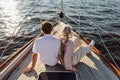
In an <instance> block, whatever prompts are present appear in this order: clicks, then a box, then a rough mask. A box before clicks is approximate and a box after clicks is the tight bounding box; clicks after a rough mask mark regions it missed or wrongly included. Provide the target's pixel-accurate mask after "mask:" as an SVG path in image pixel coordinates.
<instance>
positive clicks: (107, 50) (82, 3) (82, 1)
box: [81, 0, 120, 70]
mask: <svg viewBox="0 0 120 80" xmlns="http://www.w3.org/2000/svg"><path fill="white" fill-rule="evenodd" d="M81 2H82V4H83V6H84V7H85V4H84V2H83V1H82V0H81ZM85 10H86V12H87V13H88V10H87V9H85ZM88 16H89V17H92V16H91V15H90V14H88ZM92 24H93V25H96V24H94V22H92ZM95 28H96V30H97V27H96V26H95ZM98 34H99V37H100V39H101V42H102V43H103V45H104V47H105V49H106V51H107V52H108V54H109V56H110V57H111V59H112V61H113V63H114V64H115V66H116V67H117V68H118V69H119V70H120V68H119V66H118V65H117V63H116V62H115V60H114V59H113V57H112V55H111V54H110V52H109V50H108V48H107V46H106V45H105V43H104V41H103V39H102V37H101V35H100V32H99V31H98Z"/></svg>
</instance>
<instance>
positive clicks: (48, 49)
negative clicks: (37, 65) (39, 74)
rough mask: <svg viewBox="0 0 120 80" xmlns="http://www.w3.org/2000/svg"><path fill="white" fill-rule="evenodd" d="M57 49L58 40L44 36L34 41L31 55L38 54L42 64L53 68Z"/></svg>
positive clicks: (56, 60) (56, 57) (58, 45)
mask: <svg viewBox="0 0 120 80" xmlns="http://www.w3.org/2000/svg"><path fill="white" fill-rule="evenodd" d="M59 49H60V40H59V39H57V38H55V37H53V36H51V35H48V34H46V35H44V36H43V37H41V38H38V39H36V41H35V43H34V46H33V53H39V54H40V60H41V61H42V62H43V63H44V64H47V65H50V66H53V65H55V64H56V63H57V62H58V52H59Z"/></svg>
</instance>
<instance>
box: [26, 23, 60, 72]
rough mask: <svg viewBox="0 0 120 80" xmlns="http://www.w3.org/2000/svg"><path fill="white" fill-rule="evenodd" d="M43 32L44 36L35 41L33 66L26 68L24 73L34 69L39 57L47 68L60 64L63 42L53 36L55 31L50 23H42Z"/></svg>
mask: <svg viewBox="0 0 120 80" xmlns="http://www.w3.org/2000/svg"><path fill="white" fill-rule="evenodd" d="M41 30H42V31H43V33H44V36H42V37H40V38H37V39H36V40H35V42H34V45H33V56H32V66H28V67H26V68H25V69H24V73H27V72H29V71H31V70H33V69H34V67H35V64H36V62H37V59H38V56H39V55H40V60H41V61H42V62H43V63H44V64H45V65H47V66H55V65H56V64H57V62H58V53H59V50H60V44H61V42H60V40H59V39H57V38H55V37H53V36H52V35H51V32H52V30H53V26H52V24H51V23H50V22H49V21H44V22H42V24H41Z"/></svg>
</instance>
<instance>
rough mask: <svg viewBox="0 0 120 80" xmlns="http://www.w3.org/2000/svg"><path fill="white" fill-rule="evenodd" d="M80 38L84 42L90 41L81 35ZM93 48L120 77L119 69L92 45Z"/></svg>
mask: <svg viewBox="0 0 120 80" xmlns="http://www.w3.org/2000/svg"><path fill="white" fill-rule="evenodd" d="M82 39H83V41H85V43H86V44H89V43H90V42H89V41H88V40H87V39H86V38H84V37H83V38H82ZM93 50H94V51H95V53H96V54H97V55H99V56H100V57H101V58H102V59H103V60H104V61H105V62H106V63H107V64H108V65H109V66H110V67H111V68H112V69H113V71H114V72H115V73H116V75H117V76H118V77H120V71H119V70H118V69H117V68H116V67H115V66H114V65H113V64H112V63H111V62H110V61H109V60H108V59H107V58H106V57H105V56H104V55H103V53H101V52H100V51H99V50H98V49H97V48H96V47H93Z"/></svg>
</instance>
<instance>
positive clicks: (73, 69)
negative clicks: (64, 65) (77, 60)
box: [69, 67, 78, 72]
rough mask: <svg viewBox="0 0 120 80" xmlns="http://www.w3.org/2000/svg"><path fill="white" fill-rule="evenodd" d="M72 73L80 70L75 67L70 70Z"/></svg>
mask: <svg viewBox="0 0 120 80" xmlns="http://www.w3.org/2000/svg"><path fill="white" fill-rule="evenodd" d="M69 70H70V71H73V72H78V70H77V69H76V68H75V67H72V68H71V69H69Z"/></svg>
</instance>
